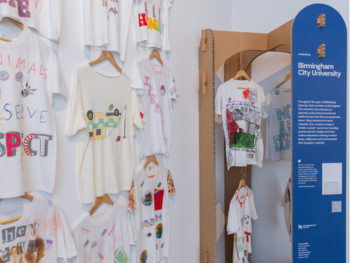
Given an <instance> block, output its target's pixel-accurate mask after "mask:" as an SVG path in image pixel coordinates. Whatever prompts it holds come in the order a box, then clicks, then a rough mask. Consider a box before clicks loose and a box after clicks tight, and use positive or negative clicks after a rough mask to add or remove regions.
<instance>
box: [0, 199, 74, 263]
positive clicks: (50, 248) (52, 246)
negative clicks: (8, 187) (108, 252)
mask: <svg viewBox="0 0 350 263" xmlns="http://www.w3.org/2000/svg"><path fill="white" fill-rule="evenodd" d="M10 201H14V203H15V204H12V205H9V206H6V207H3V206H1V209H0V211H1V212H0V222H3V221H6V220H8V219H12V218H17V217H20V216H22V218H21V219H19V220H18V221H16V222H13V223H9V224H4V225H0V231H1V233H2V235H1V243H0V262H1V263H5V262H23V263H24V262H28V263H39V262H40V263H54V262H59V260H58V258H62V259H70V258H73V257H75V256H76V255H77V251H76V249H75V245H74V241H73V238H72V236H71V233H70V231H69V228H68V225H67V222H66V220H65V218H64V215H63V213H62V211H61V208H60V207H59V206H57V205H55V204H50V203H48V201H46V200H44V199H42V198H39V197H34V200H33V201H32V202H29V203H28V201H25V202H26V203H24V204H23V201H24V199H21V200H20V199H16V200H10ZM2 202H5V201H2ZM18 205H20V208H17V207H18ZM1 260H2V261H1Z"/></svg>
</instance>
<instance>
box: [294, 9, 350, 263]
mask: <svg viewBox="0 0 350 263" xmlns="http://www.w3.org/2000/svg"><path fill="white" fill-rule="evenodd" d="M321 14H325V22H326V23H325V26H324V27H319V25H318V24H317V23H316V20H317V18H318V17H319V16H320V15H321ZM320 22H322V17H321V21H320ZM322 44H325V57H322V58H320V57H319V55H318V54H317V50H318V48H319V46H320V45H322ZM321 47H322V46H321ZM320 51H321V53H322V52H323V50H322V48H321V50H320ZM292 63H293V66H292V81H293V91H292V94H293V95H292V96H293V97H292V98H293V135H292V139H293V160H292V165H293V262H294V263H295V262H315V263H321V262H325V263H329V262H339V263H345V262H346V145H347V141H346V132H347V131H346V120H347V29H346V25H345V23H344V20H343V18H342V17H341V15H340V14H339V13H338V12H337V11H336V10H334V9H333V8H332V7H330V6H327V5H322V4H315V5H311V6H308V7H306V8H305V9H303V10H302V11H301V12H300V13H299V14H298V16H297V17H296V19H295V22H294V25H293V33H292Z"/></svg>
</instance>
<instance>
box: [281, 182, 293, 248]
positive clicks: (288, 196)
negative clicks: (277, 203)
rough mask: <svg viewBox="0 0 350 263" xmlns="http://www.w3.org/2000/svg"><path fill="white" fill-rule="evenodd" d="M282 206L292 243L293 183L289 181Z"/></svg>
mask: <svg viewBox="0 0 350 263" xmlns="http://www.w3.org/2000/svg"><path fill="white" fill-rule="evenodd" d="M282 206H283V207H284V220H285V221H286V227H287V232H288V235H289V241H291V235H292V230H293V229H292V222H293V219H292V181H291V179H289V180H288V183H287V186H286V190H285V191H284V194H283V200H282Z"/></svg>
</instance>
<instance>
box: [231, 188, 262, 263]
mask: <svg viewBox="0 0 350 263" xmlns="http://www.w3.org/2000/svg"><path fill="white" fill-rule="evenodd" d="M252 219H253V220H257V219H258V216H257V214H256V210H255V203H254V195H253V192H252V190H251V189H250V188H249V187H243V188H241V189H240V190H239V191H236V193H235V195H234V196H233V198H232V200H231V202H230V208H229V212H228V221H227V234H228V235H232V234H236V236H237V237H236V238H235V239H234V244H233V262H235V263H246V262H250V263H251V262H253V259H252V232H253V228H252Z"/></svg>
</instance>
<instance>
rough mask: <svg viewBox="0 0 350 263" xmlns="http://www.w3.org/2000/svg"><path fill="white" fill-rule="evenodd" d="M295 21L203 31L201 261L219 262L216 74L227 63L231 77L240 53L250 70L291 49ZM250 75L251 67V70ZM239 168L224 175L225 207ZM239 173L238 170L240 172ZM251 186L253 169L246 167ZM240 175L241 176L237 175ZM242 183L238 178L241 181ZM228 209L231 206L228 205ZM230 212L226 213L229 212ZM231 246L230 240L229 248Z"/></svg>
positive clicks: (236, 69) (200, 127) (200, 135)
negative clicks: (253, 29)
mask: <svg viewBox="0 0 350 263" xmlns="http://www.w3.org/2000/svg"><path fill="white" fill-rule="evenodd" d="M292 22H293V21H289V22H287V23H286V24H284V25H282V26H281V27H280V28H278V29H276V30H274V31H272V32H271V33H269V34H261V33H245V32H243V33H242V32H225V31H212V30H210V29H206V30H203V31H202V40H201V45H200V51H199V58H200V68H199V74H200V76H199V77H200V92H199V96H200V99H199V131H200V132H199V137H200V233H201V237H200V242H201V262H204V263H209V262H210V263H212V262H217V255H216V253H217V247H216V244H217V233H216V174H215V163H216V155H215V75H216V73H217V71H218V69H219V68H220V66H221V65H222V64H224V63H226V64H225V74H226V78H225V79H228V78H231V77H232V76H233V75H235V74H236V73H237V71H238V70H239V69H240V68H239V57H240V52H243V63H244V64H245V65H244V67H245V68H244V69H247V68H248V69H249V68H250V65H251V62H252V61H253V60H254V59H255V58H256V57H258V56H259V55H261V54H263V53H265V52H267V51H278V52H290V38H291V35H290V32H291V25H292ZM248 74H249V70H248ZM237 169H239V170H240V168H233V169H231V170H230V171H228V172H227V173H226V175H225V184H226V193H225V201H226V204H225V206H228V205H229V202H230V200H231V198H232V196H233V193H232V191H235V187H228V186H230V185H237V186H238V183H237V182H236V181H237V180H240V178H237V176H236V174H237ZM238 174H239V172H238ZM247 175H248V176H247V180H248V182H247V183H248V185H250V182H249V178H250V176H249V175H250V169H247ZM238 177H239V176H238ZM238 182H239V181H238ZM226 211H228V208H227V207H226ZM226 214H227V212H226ZM229 246H230V247H231V248H232V238H231V241H230V240H228V241H227V242H226V247H227V249H229ZM229 252H230V254H228V253H227V256H226V262H232V250H230V251H229Z"/></svg>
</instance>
